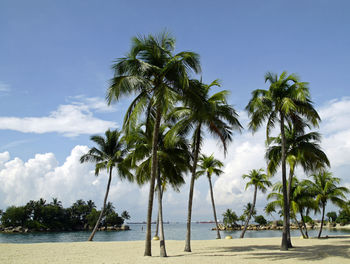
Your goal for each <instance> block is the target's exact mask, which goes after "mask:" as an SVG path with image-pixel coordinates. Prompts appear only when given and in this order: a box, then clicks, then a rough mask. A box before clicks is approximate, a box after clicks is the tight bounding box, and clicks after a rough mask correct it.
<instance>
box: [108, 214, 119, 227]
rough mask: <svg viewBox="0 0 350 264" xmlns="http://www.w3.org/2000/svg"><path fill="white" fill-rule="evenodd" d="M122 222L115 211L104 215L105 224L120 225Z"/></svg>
mask: <svg viewBox="0 0 350 264" xmlns="http://www.w3.org/2000/svg"><path fill="white" fill-rule="evenodd" d="M122 224H124V219H123V218H121V217H119V215H118V214H117V213H116V212H111V213H109V214H108V215H107V216H106V219H105V225H107V226H108V225H110V226H117V227H120V226H121V225H122Z"/></svg>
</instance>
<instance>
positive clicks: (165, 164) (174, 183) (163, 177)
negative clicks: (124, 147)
mask: <svg viewBox="0 0 350 264" xmlns="http://www.w3.org/2000/svg"><path fill="white" fill-rule="evenodd" d="M153 125H154V122H152V120H149V122H148V123H142V124H140V125H139V126H137V127H136V128H135V129H134V130H132V131H130V133H129V136H128V137H127V140H128V142H129V144H130V145H131V152H130V154H129V157H128V158H129V159H132V160H133V161H132V164H133V165H132V166H133V167H134V168H135V177H136V180H137V182H138V184H140V185H143V184H145V183H147V182H149V181H150V171H151V162H152V151H151V149H152V137H151V136H152V134H151V131H152V127H153ZM170 126H171V125H170V124H168V123H164V124H162V125H161V126H160V128H159V135H158V151H157V155H158V160H157V162H158V164H157V168H158V172H157V187H156V191H157V194H158V218H157V228H156V231H157V232H158V226H159V230H160V244H161V256H163V257H165V256H167V254H166V248H165V236H164V229H163V210H162V199H163V193H164V190H165V187H166V186H167V185H170V186H171V187H172V188H173V189H174V190H175V191H178V190H179V187H180V186H181V185H182V184H184V182H185V181H184V179H183V175H184V173H185V172H186V171H187V170H188V169H189V167H188V160H189V159H190V154H189V151H188V146H187V140H186V139H185V138H184V137H182V136H181V135H177V136H176V137H174V138H172V139H171V141H170V140H169V139H168V141H167V143H165V141H164V138H165V136H166V133H167V131H168V130H169V127H170Z"/></svg>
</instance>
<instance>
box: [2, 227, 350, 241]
mask: <svg viewBox="0 0 350 264" xmlns="http://www.w3.org/2000/svg"><path fill="white" fill-rule="evenodd" d="M129 226H130V229H131V230H128V231H98V232H96V234H95V237H94V241H132V240H144V239H145V236H146V225H145V224H130V225H129ZM214 226H215V225H214V224H210V223H192V225H191V239H193V240H210V239H215V238H216V231H212V230H211V229H212V228H213V227H214ZM154 229H155V225H152V237H153V235H154ZM318 232H319V230H318V229H314V230H308V233H309V236H310V237H316V236H317V235H318ZM90 233H91V232H90V231H78V232H32V233H23V234H22V233H11V234H7V233H0V243H46V242H81V241H87V239H88V237H89V235H90ZM220 233H221V237H222V238H224V237H225V236H227V235H231V236H232V237H233V238H238V237H239V235H240V234H241V231H220ZM164 234H165V239H166V240H185V237H186V224H185V223H169V224H164ZM281 235H282V231H280V230H260V231H254V230H247V232H246V233H245V237H247V238H248V237H249V238H254V237H280V236H281ZM300 235H301V234H300V231H299V230H291V236H293V237H299V236H300ZM326 235H328V236H334V235H350V230H345V229H342V230H335V229H327V228H324V229H323V231H322V236H326Z"/></svg>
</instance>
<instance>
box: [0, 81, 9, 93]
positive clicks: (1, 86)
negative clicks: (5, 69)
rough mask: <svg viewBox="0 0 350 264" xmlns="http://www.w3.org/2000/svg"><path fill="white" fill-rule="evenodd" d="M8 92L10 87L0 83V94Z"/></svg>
mask: <svg viewBox="0 0 350 264" xmlns="http://www.w3.org/2000/svg"><path fill="white" fill-rule="evenodd" d="M10 90H11V89H10V85H8V84H7V83H4V82H1V81H0V92H9V91H10Z"/></svg>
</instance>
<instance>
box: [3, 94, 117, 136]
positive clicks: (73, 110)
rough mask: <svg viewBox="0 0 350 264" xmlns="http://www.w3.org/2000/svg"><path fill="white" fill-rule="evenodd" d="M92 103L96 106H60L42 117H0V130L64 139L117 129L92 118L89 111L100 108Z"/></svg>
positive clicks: (103, 121) (91, 113)
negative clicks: (54, 134)
mask: <svg viewBox="0 0 350 264" xmlns="http://www.w3.org/2000/svg"><path fill="white" fill-rule="evenodd" d="M93 101H94V103H95V104H96V105H94V106H91V105H85V104H83V103H80V104H70V105H60V106H59V107H58V109H57V110H55V111H53V112H51V113H50V114H49V115H48V116H44V117H24V118H19V117H0V129H2V130H5V129H8V130H15V131H20V132H23V133H38V134H42V133H50V132H56V133H60V134H63V135H64V136H66V137H74V136H78V135H81V134H98V133H103V132H104V131H106V130H107V129H108V128H115V127H117V124H116V123H115V122H112V121H106V120H101V119H98V118H96V117H94V116H93V112H92V111H91V110H92V109H98V108H99V107H100V108H101V106H100V105H99V103H98V101H97V100H95V99H93Z"/></svg>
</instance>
